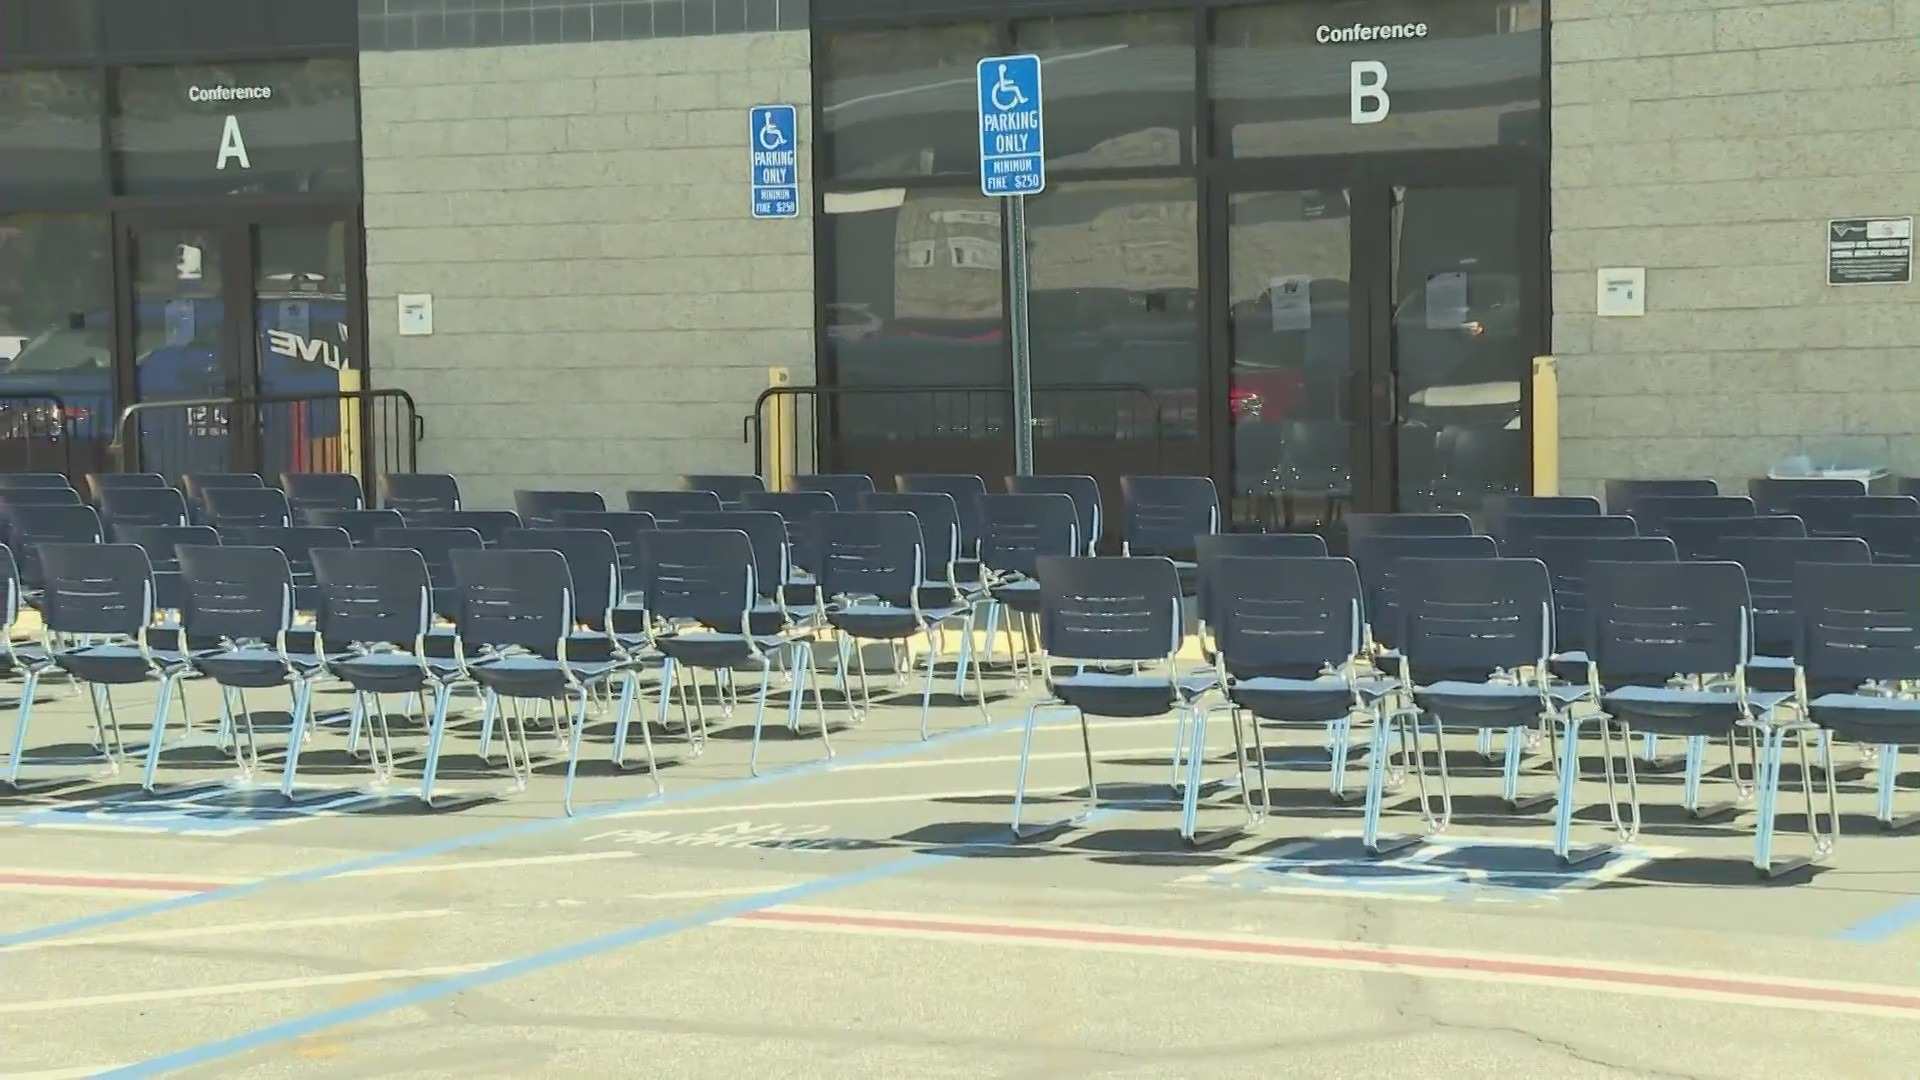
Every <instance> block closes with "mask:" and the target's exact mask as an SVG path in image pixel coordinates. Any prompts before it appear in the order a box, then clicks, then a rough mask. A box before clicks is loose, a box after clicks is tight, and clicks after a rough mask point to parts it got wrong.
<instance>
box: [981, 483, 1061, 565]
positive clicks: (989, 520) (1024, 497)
mask: <svg viewBox="0 0 1920 1080" xmlns="http://www.w3.org/2000/svg"><path fill="white" fill-rule="evenodd" d="M1085 550H1086V548H1085V545H1083V544H1081V543H1080V525H1079V512H1078V510H1077V508H1076V507H1075V506H1074V505H1073V500H1072V499H1071V498H1070V497H1068V496H1067V495H1064V494H1059V493H1055V494H1047V495H1041V494H1009V495H996V494H987V495H982V496H980V565H981V566H983V567H985V568H987V569H988V570H992V571H994V572H996V573H1000V574H1017V575H1019V576H1021V577H1029V578H1030V577H1033V576H1035V575H1036V574H1038V573H1039V572H1040V563H1039V560H1040V558H1041V557H1042V556H1046V555H1078V554H1081V553H1082V552H1083V551H1085Z"/></svg>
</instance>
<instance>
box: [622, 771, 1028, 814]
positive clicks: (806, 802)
mask: <svg viewBox="0 0 1920 1080" xmlns="http://www.w3.org/2000/svg"><path fill="white" fill-rule="evenodd" d="M1036 756H1037V755H1036ZM1012 794H1013V788H1012V787H1011V786H1008V785H1002V786H1000V787H991V788H970V789H968V790H966V791H914V792H908V793H905V794H900V795H849V796H845V797H842V798H838V799H799V800H796V801H793V802H759V803H725V804H722V805H718V806H673V807H668V808H667V809H664V810H632V811H629V812H627V813H624V814H611V815H608V817H607V820H609V821H617V820H620V819H622V818H637V817H643V818H660V817H683V816H689V815H694V814H757V813H762V812H764V811H768V810H813V809H816V808H824V807H833V806H885V805H887V804H890V803H912V802H935V801H938V800H941V799H984V798H988V797H991V796H995V795H998V796H1000V797H1002V798H1011V797H1012ZM1060 794H1064V792H1063V791H1048V790H1029V791H1028V792H1027V798H1029V799H1044V798H1052V797H1054V796H1056V795H1060Z"/></svg>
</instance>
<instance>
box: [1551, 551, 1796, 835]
mask: <svg viewBox="0 0 1920 1080" xmlns="http://www.w3.org/2000/svg"><path fill="white" fill-rule="evenodd" d="M1587 574H1588V581H1587V590H1588V591H1587V610H1588V655H1589V662H1588V668H1587V670H1588V677H1587V687H1588V694H1589V697H1590V698H1591V699H1593V700H1597V701H1598V703H1599V706H1600V709H1601V713H1600V714H1599V716H1597V717H1594V716H1586V715H1583V714H1582V712H1581V711H1580V710H1577V709H1574V710H1568V711H1566V712H1563V713H1561V714H1560V715H1559V716H1558V720H1559V722H1560V724H1561V725H1562V729H1563V731H1564V733H1565V734H1564V743H1563V744H1562V746H1561V748H1560V807H1559V811H1558V814H1557V820H1556V822H1555V827H1554V851H1555V853H1556V854H1557V855H1559V856H1560V858H1561V859H1563V860H1565V861H1568V862H1579V861H1584V860H1585V859H1588V858H1591V857H1593V856H1594V855H1597V854H1602V853H1604V852H1605V851H1606V850H1608V849H1607V848H1604V847H1602V848H1598V849H1590V850H1589V851H1587V852H1575V851H1574V850H1573V849H1572V847H1571V829H1572V823H1573V810H1574V805H1573V804H1574V798H1575V784H1576V782H1577V779H1578V770H1579V747H1580V743H1579V737H1580V731H1581V728H1582V727H1583V726H1585V725H1586V724H1597V725H1598V726H1599V729H1600V735H1601V740H1602V747H1603V749H1602V761H1603V762H1604V765H1605V771H1606V778H1607V782H1608V792H1609V802H1608V809H1609V814H1610V816H1611V817H1612V819H1613V824H1614V829H1615V832H1616V834H1617V836H1618V837H1619V840H1620V841H1621V842H1622V843H1631V842H1632V841H1633V840H1634V838H1635V837H1637V836H1638V835H1639V830H1640V797H1639V783H1638V779H1637V778H1636V776H1635V771H1634V759H1633V755H1632V754H1631V753H1624V752H1623V753H1622V754H1620V755H1619V757H1621V758H1622V759H1624V762H1625V781H1626V789H1627V790H1626V798H1625V800H1624V805H1625V808H1626V811H1627V813H1626V815H1624V816H1623V815H1622V814H1621V807H1622V800H1621V799H1620V798H1619V797H1618V793H1617V791H1616V782H1617V776H1616V762H1615V757H1616V755H1615V753H1614V751H1613V748H1612V734H1613V732H1614V731H1616V730H1617V731H1618V733H1619V734H1620V735H1621V736H1622V741H1623V743H1624V742H1626V741H1627V740H1630V739H1631V737H1632V733H1633V731H1634V730H1635V729H1638V730H1640V731H1643V732H1647V733H1651V734H1656V735H1665V736H1677V737H1680V738H1684V739H1687V740H1688V748H1689V752H1688V756H1687V761H1688V768H1687V775H1686V777H1685V780H1684V786H1683V793H1682V801H1683V804H1684V805H1685V806H1686V807H1687V809H1688V810H1689V811H1692V812H1693V813H1694V814H1695V815H1696V816H1698V817H1710V816H1715V815H1717V814H1719V813H1721V812H1722V811H1724V810H1726V809H1728V808H1738V807H1739V806H1741V805H1743V804H1745V803H1746V802H1747V801H1748V800H1750V799H1751V798H1752V795H1753V785H1752V784H1750V783H1746V782H1743V781H1742V780H1741V779H1740V767H1739V761H1738V755H1737V753H1736V746H1737V743H1738V741H1739V739H1740V738H1741V737H1742V736H1743V735H1744V736H1745V737H1746V738H1747V739H1748V741H1749V749H1750V751H1751V758H1752V760H1751V765H1752V775H1753V776H1754V777H1755V778H1758V777H1759V775H1760V771H1761V765H1760V748H1759V743H1760V740H1759V738H1758V737H1757V736H1758V734H1759V733H1761V732H1763V731H1768V730H1771V729H1772V728H1773V727H1775V726H1776V718H1775V715H1774V714H1775V710H1776V709H1777V708H1778V706H1779V705H1780V704H1781V703H1782V702H1784V701H1786V700H1788V699H1789V698H1790V697H1791V696H1792V695H1791V694H1785V693H1772V692H1765V691H1757V690H1752V689H1750V688H1749V687H1748V685H1747V668H1748V665H1749V664H1750V663H1751V662H1752V660H1753V614H1752V613H1753V604H1752V600H1751V598H1750V596H1749V594H1748V590H1747V576H1746V573H1745V571H1743V570H1742V569H1741V568H1740V565H1739V564H1738V563H1733V562H1673V563H1665V562H1638V563H1614V562H1606V563H1602V562H1596V563H1590V564H1588V568H1587ZM1676 672H1678V673H1679V675H1678V677H1676V675H1675V673H1676ZM1716 738H1721V739H1725V740H1727V746H1728V757H1729V765H1730V768H1731V776H1732V778H1733V782H1734V787H1735V792H1736V797H1735V800H1734V801H1733V802H1732V803H1730V804H1726V805H1724V806H1722V805H1716V806H1714V807H1711V808H1703V807H1702V806H1701V804H1700V784H1701V774H1702V771H1703V765H1704V758H1705V753H1704V751H1705V748H1706V744H1707V741H1708V740H1710V739H1716ZM1625 749H1626V747H1624V746H1623V751H1624V750H1625Z"/></svg>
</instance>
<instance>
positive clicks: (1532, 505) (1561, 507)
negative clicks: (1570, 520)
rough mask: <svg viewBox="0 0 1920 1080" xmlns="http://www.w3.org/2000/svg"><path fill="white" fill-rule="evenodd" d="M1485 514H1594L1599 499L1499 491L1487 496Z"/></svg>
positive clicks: (1564, 515) (1508, 515)
mask: <svg viewBox="0 0 1920 1080" xmlns="http://www.w3.org/2000/svg"><path fill="white" fill-rule="evenodd" d="M1485 505H1486V510H1487V515H1488V516H1489V517H1491V518H1493V519H1494V520H1496V521H1497V520H1499V519H1501V518H1506V517H1510V516H1513V515H1516V514H1522V515H1525V516H1527V517H1566V516H1569V515H1574V516H1596V515H1598V514H1599V513H1600V500H1599V499H1596V498H1594V497H1593V496H1591V495H1514V494H1511V493H1508V492H1501V493H1499V494H1495V495H1489V496H1487V501H1486V504H1485Z"/></svg>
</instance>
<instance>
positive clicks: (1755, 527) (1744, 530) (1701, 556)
mask: <svg viewBox="0 0 1920 1080" xmlns="http://www.w3.org/2000/svg"><path fill="white" fill-rule="evenodd" d="M1655 535H1659V536H1665V537H1668V538H1670V539H1672V540H1673V546H1674V547H1675V548H1676V549H1678V550H1679V552H1680V557H1681V558H1682V559H1688V560H1694V561H1699V562H1711V561H1714V560H1716V559H1721V558H1724V557H1725V555H1724V553H1723V552H1724V549H1725V548H1726V546H1727V544H1728V543H1729V542H1731V541H1733V540H1737V539H1741V538H1744V537H1756V536H1757V537H1773V538H1775V539H1782V540H1785V539H1793V538H1796V537H1804V536H1806V535H1807V526H1806V523H1805V522H1803V521H1801V520H1800V519H1799V518H1797V517H1781V516H1777V515H1775V516H1767V517H1759V516H1754V517H1720V518H1710V517H1709V518H1668V519H1666V520H1665V521H1662V522H1661V523H1660V526H1659V528H1658V530H1657V531H1656V533H1655Z"/></svg>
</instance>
